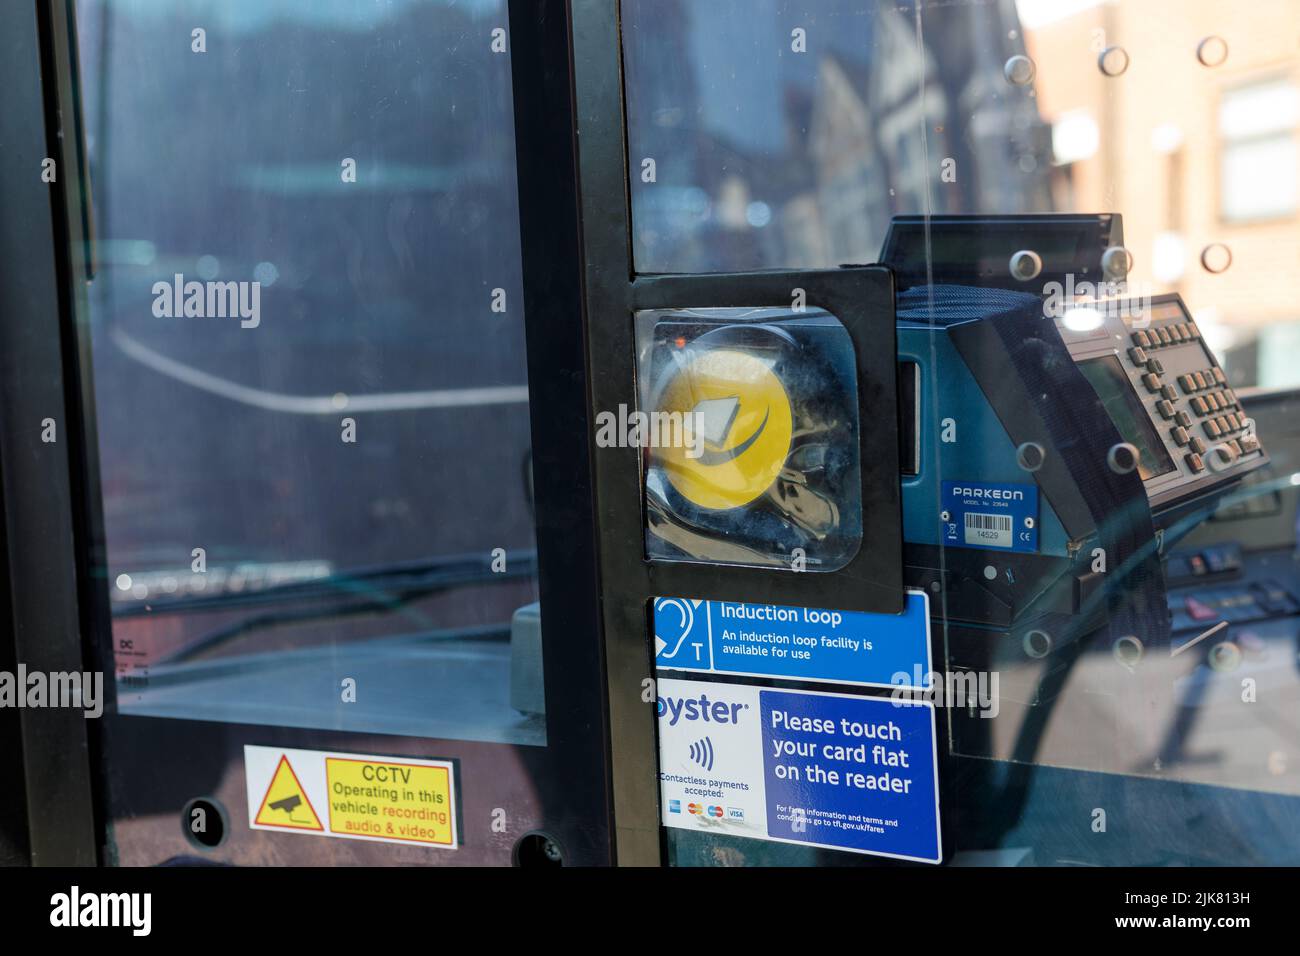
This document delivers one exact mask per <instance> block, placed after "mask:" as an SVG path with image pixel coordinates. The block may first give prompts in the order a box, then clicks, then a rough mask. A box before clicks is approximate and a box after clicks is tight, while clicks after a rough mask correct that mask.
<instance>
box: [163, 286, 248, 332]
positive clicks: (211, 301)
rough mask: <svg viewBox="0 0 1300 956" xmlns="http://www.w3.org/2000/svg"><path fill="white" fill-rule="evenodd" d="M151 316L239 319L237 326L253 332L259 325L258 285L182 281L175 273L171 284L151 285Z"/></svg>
mask: <svg viewBox="0 0 1300 956" xmlns="http://www.w3.org/2000/svg"><path fill="white" fill-rule="evenodd" d="M152 291H153V296H154V299H153V314H154V315H155V316H156V317H158V318H160V319H172V318H187V319H226V318H232V319H233V318H237V319H239V320H240V321H239V327H240V328H243V329H255V328H257V327H258V325H260V324H261V322H262V283H260V282H214V281H209V282H197V281H190V282H186V281H185V276H184V275H182V274H181V273H179V272H178V273H176V274H175V275H174V276H172V281H171V282H155V283H154V284H153V290H152Z"/></svg>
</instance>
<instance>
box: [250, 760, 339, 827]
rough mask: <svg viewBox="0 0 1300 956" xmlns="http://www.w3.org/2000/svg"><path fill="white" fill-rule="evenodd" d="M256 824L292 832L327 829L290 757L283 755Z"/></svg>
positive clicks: (258, 812)
mask: <svg viewBox="0 0 1300 956" xmlns="http://www.w3.org/2000/svg"><path fill="white" fill-rule="evenodd" d="M253 822H254V823H256V824H257V825H258V826H267V827H288V828H289V829H291V830H324V829H325V828H324V827H322V826H321V825H320V818H319V817H318V816H316V811H315V810H314V809H312V805H311V801H310V800H308V799H307V791H306V790H304V789H303V787H302V784H301V783H299V782H298V775H297V774H295V773H294V772H293V767H291V766H289V758H288V757H286V756H284V755H283V754H282V755H281V756H280V763H279V766H277V767H276V768H275V774H274V776H272V777H271V785H270V786H269V787H267V788H266V796H264V797H263V798H262V807H261V809H259V810H258V811H257V816H256V817H255V818H254V820H253Z"/></svg>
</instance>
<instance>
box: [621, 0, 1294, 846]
mask: <svg viewBox="0 0 1300 956" xmlns="http://www.w3.org/2000/svg"><path fill="white" fill-rule="evenodd" d="M622 11H623V30H624V35H623V42H624V59H625V64H626V76H627V79H626V82H627V104H628V143H629V152H630V155H629V161H630V162H629V165H630V174H631V175H630V179H631V202H632V216H633V222H632V228H633V249H634V255H635V259H636V267H637V269H638V270H639V271H642V272H711V271H749V270H759V269H770V268H805V267H819V268H826V267H835V266H837V265H840V264H844V263H864V262H873V261H881V262H884V263H885V264H887V265H889V266H891V267H892V268H893V270H894V272H895V278H896V286H897V310H898V351H899V362H900V376H899V381H900V408H901V411H902V420H901V422H900V431H901V432H902V435H901V438H900V447H901V450H902V461H903V470H904V474H903V476H902V489H903V519H904V539H905V565H906V568H905V580H906V583H907V584H908V586H910V587H913V588H920V589H924V590H925V591H926V592H927V593H928V594H929V598H930V607H931V609H932V619H931V624H932V629H933V635H934V642H935V645H936V647H942V649H943V650H942V652H941V654H940V658H941V662H942V672H941V673H939V674H938V675H936V682H935V684H934V686H933V688H932V692H931V699H936V698H937V700H938V702H939V703H941V704H944V705H946V709H945V710H944V711H942V713H943V715H944V718H943V719H944V720H945V721H946V723H947V733H946V737H947V739H946V741H945V742H944V745H943V746H942V747H941V753H940V757H939V759H940V774H941V778H942V779H944V780H945V781H946V783H945V786H944V790H943V792H944V800H945V802H946V805H945V819H946V820H948V821H949V823H948V824H947V829H946V830H945V838H944V847H945V852H946V853H947V855H948V857H949V858H950V859H951V860H952V861H954V862H985V863H988V862H999V861H1000V862H1006V863H1020V864H1023V863H1037V864H1064V863H1070V864H1089V865H1092V864H1115V863H1126V864H1134V863H1146V864H1177V865H1184V864H1189V863H1232V864H1251V863H1274V864H1276V863H1292V864H1293V863H1295V862H1297V860H1300V844H1298V843H1297V841H1296V837H1295V827H1294V821H1295V819H1296V814H1297V812H1300V800H1298V799H1297V798H1300V762H1298V761H1297V760H1296V757H1295V753H1296V743H1297V740H1300V723H1298V722H1297V716H1296V715H1300V674H1298V673H1297V670H1296V668H1295V654H1296V649H1297V646H1296V633H1297V622H1298V621H1300V574H1298V573H1297V570H1296V554H1297V553H1300V552H1298V551H1297V542H1298V540H1300V539H1298V537H1297V534H1298V532H1300V525H1297V523H1296V521H1297V518H1296V515H1297V499H1298V497H1300V472H1297V465H1298V464H1300V430H1298V429H1297V426H1296V424H1295V420H1294V418H1293V417H1291V418H1288V416H1294V413H1295V409H1296V397H1295V395H1296V393H1295V392H1282V391H1272V392H1266V391H1264V390H1263V389H1264V388H1267V389H1281V388H1294V387H1296V386H1300V363H1297V362H1296V361H1295V356H1296V354H1297V352H1296V350H1297V346H1298V345H1300V311H1297V309H1296V307H1295V302H1296V301H1297V299H1300V286H1298V285H1297V283H1300V278H1297V276H1298V275H1300V274H1298V273H1297V271H1296V269H1295V268H1294V265H1295V263H1294V260H1295V249H1296V246H1297V240H1300V207H1298V206H1297V202H1296V195H1297V186H1296V182H1297V176H1298V175H1300V170H1298V168H1297V162H1296V150H1297V120H1298V118H1300V106H1297V103H1298V102H1300V99H1298V94H1297V87H1298V85H1300V56H1298V55H1297V51H1296V48H1295V44H1294V43H1293V42H1292V40H1293V37H1294V35H1295V31H1296V30H1297V29H1300V8H1297V7H1296V6H1295V5H1294V4H1288V3H1283V2H1264V3H1261V4H1256V5H1253V6H1252V7H1251V10H1250V12H1249V14H1248V15H1247V14H1245V13H1238V12H1237V11H1236V10H1235V8H1229V7H1227V6H1225V5H1216V4H1196V3H1180V2H1175V0H1141V2H1139V0H1114V2H1094V0H1080V2H1069V3H1065V2H1055V0H1004V2H994V3H984V4H948V3H919V4H917V3H902V4H898V3H885V2H880V3H874V2H873V3H863V2H861V0H821V2H817V0H719V2H690V0H676V2H671V0H670V2H662V0H623V4H622ZM1156 24H1158V25H1159V26H1158V28H1154V27H1153V25H1156ZM667 62H671V63H673V64H674V69H672V70H671V71H669V70H665V69H664V67H663V64H664V63H667ZM1260 387H1262V388H1260ZM870 520H871V515H870V514H865V515H863V521H864V522H866V523H869V522H870ZM761 599H762V598H761V595H756V596H755V600H761ZM1120 821H1122V822H1120ZM1108 827H1109V828H1110V829H1109V832H1112V833H1113V832H1115V831H1116V828H1117V827H1122V828H1123V831H1124V837H1123V838H1122V839H1119V840H1117V839H1110V838H1106V837H1104V836H1102V834H1104V833H1106V832H1108V830H1107V828H1108ZM668 845H669V852H670V855H671V856H672V858H673V859H674V860H675V861H676V862H679V863H712V862H717V861H719V860H723V859H725V860H726V861H727V862H729V863H733V864H743V863H757V862H772V861H775V862H782V863H792V862H810V861H815V860H821V859H830V858H828V857H826V856H825V855H824V854H820V855H819V854H818V853H816V852H812V851H808V850H806V849H794V848H790V847H779V846H773V845H771V844H759V843H756V842H754V841H748V842H746V841H736V840H731V841H728V840H727V839H725V838H722V837H713V836H709V835H706V834H696V833H690V834H687V835H683V833H682V832H679V831H676V830H674V831H670V833H669V836H668Z"/></svg>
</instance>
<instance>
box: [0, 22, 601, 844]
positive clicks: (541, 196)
mask: <svg viewBox="0 0 1300 956" xmlns="http://www.w3.org/2000/svg"><path fill="white" fill-rule="evenodd" d="M556 14H557V9H556V8H553V7H550V6H549V5H538V4H536V3H532V2H529V0H511V2H510V27H511V47H512V62H513V69H514V71H515V76H514V90H515V114H516V135H517V150H518V155H519V156H520V157H521V158H526V160H527V161H524V162H518V163H517V168H518V172H519V191H520V209H521V220H522V223H523V227H524V236H523V251H524V261H525V305H526V323H527V327H526V336H527V343H528V366H529V378H530V416H531V422H532V433H533V446H534V474H535V481H534V501H535V506H536V525H537V540H538V553H539V562H540V570H539V582H538V588H539V592H540V600H541V604H542V613H543V620H545V621H548V622H556V623H553V624H550V626H544V627H543V645H544V647H543V660H544V662H545V668H546V681H545V686H546V705H547V715H548V716H547V722H548V745H547V746H546V747H545V748H529V747H525V748H515V749H516V751H517V752H518V754H519V757H520V759H521V760H522V761H524V763H525V764H526V765H527V766H528V768H529V770H530V771H531V773H532V775H533V776H534V779H535V780H537V781H538V784H537V785H538V790H539V797H540V799H541V803H542V807H543V812H544V816H545V819H544V826H545V828H546V833H547V835H548V836H550V837H553V838H555V839H556V840H557V842H558V843H559V844H560V846H561V848H562V849H563V851H564V853H565V862H566V863H570V864H587V865H591V864H601V863H609V862H611V861H612V858H613V857H612V853H613V851H612V843H611V831H610V822H611V817H610V809H611V804H610V798H609V786H610V778H609V773H608V767H607V763H606V759H607V754H608V751H609V746H608V737H607V733H606V728H605V719H604V700H603V695H602V694H601V693H600V690H601V689H602V688H603V686H604V681H603V669H602V660H601V641H600V619H599V612H598V607H599V586H598V581H597V577H596V573H597V569H596V559H595V507H594V504H593V499H592V488H591V484H590V480H589V477H588V476H589V475H590V459H589V448H588V438H589V436H590V434H591V430H590V427H589V426H588V423H587V417H586V416H587V410H588V407H589V405H588V400H587V383H586V368H585V349H584V339H583V334H582V326H581V325H580V324H578V323H576V322H574V321H573V319H574V316H575V315H576V314H577V313H576V312H575V311H572V310H570V309H569V305H570V304H571V303H574V302H576V301H578V299H579V288H580V278H581V277H580V272H579V269H578V260H577V258H576V257H577V255H578V251H579V247H578V244H577V228H578V225H577V218H576V199H575V191H574V184H573V177H572V175H571V174H572V171H573V169H574V164H573V161H572V144H571V143H566V142H565V141H564V139H563V137H558V138H557V137H555V136H553V135H551V129H552V126H551V124H552V123H553V122H554V119H555V117H556V116H563V115H567V113H568V111H569V109H570V103H571V99H570V76H571V75H570V70H569V58H568V54H567V49H568V40H569V32H568V20H567V17H566V16H564V15H563V14H564V10H563V8H562V7H559V8H558V16H557V15H556ZM0 38H3V39H2V40H0V81H3V88H4V89H5V90H6V95H7V102H6V108H5V110H4V111H3V113H2V114H0V141H3V142H4V143H5V144H6V150H5V151H4V153H3V155H2V156H0V174H2V175H3V179H0V182H3V183H4V184H5V185H4V187H3V202H2V203H0V206H2V207H3V209H4V215H3V216H0V270H3V281H0V315H3V316H4V321H3V322H0V395H2V396H3V401H0V493H2V494H3V499H2V501H0V503H2V504H3V512H0V516H2V517H3V521H2V522H0V545H3V547H0V571H3V572H4V574H3V575H0V612H5V613H6V614H7V615H8V616H9V617H10V618H11V620H12V623H13V633H14V644H13V653H12V654H10V653H8V647H7V646H6V647H5V648H4V650H3V651H0V666H3V665H5V664H6V663H7V662H8V661H23V662H25V663H27V664H28V665H29V667H31V668H33V669H36V668H39V669H41V670H48V671H53V670H82V669H84V668H85V667H87V666H93V665H92V664H91V663H88V662H96V663H98V662H100V660H101V658H102V657H105V656H106V655H102V653H101V649H102V647H104V646H105V645H104V643H103V640H102V639H103V637H104V636H105V635H107V634H108V633H109V632H110V624H109V618H108V611H107V605H108V601H107V593H106V585H105V582H104V580H103V577H102V574H103V568H104V552H103V536H102V521H101V502H100V497H99V483H98V461H97V448H98V444H97V435H96V428H95V422H94V390H93V387H92V385H91V379H90V371H91V368H92V366H91V363H90V356H89V335H88V330H86V329H84V328H83V329H78V327H77V323H78V321H79V319H84V317H85V316H86V315H87V314H88V313H87V311H86V309H85V308H84V305H85V301H84V283H83V282H82V281H81V280H82V278H83V272H82V270H83V269H84V270H85V272H84V275H89V274H90V272H91V270H90V268H89V265H90V257H91V254H92V249H91V246H90V243H89V237H88V235H87V230H88V226H89V220H88V213H89V209H88V204H87V202H86V198H85V192H84V191H86V190H88V182H87V180H86V177H85V175H84V168H83V156H82V141H81V136H80V129H79V126H78V124H77V122H76V120H77V119H78V118H79V103H78V101H77V94H78V86H77V82H76V69H77V66H76V42H75V28H74V26H73V21H72V0H35V2H33V3H26V4H24V3H18V4H7V5H3V6H0ZM566 155H567V160H566ZM46 156H50V157H53V158H54V159H55V160H56V162H57V164H58V167H57V168H58V180H57V184H46V183H43V182H41V179H40V171H41V166H40V161H41V159H42V158H44V157H46ZM557 171H560V174H559V175H556V172H557ZM566 240H567V241H566ZM43 418H53V419H54V420H55V421H56V423H57V427H58V442H57V443H53V444H44V443H42V442H41V441H40V435H41V425H40V422H41V420H42V419H43ZM36 502H40V503H42V505H43V506H42V507H37V506H35V505H34V503H36ZM96 574H98V578H96ZM6 586H8V591H7V592H6V591H5V590H4V589H5V587H6ZM112 684H113V681H112V675H111V672H110V673H109V674H108V675H107V676H106V680H105V685H106V690H107V692H108V694H109V696H110V699H111V697H112ZM15 715H16V716H15ZM11 716H13V719H12V720H11V719H10V717H11ZM0 718H3V720H0V742H5V743H8V742H9V741H10V740H11V739H12V740H13V741H14V742H15V743H16V744H17V745H18V747H20V755H21V758H22V759H23V761H24V763H25V768H24V770H25V772H24V776H25V779H26V791H25V799H23V800H21V801H18V802H17V803H15V804H14V805H12V806H10V805H9V804H3V805H0V854H6V855H8V856H12V855H14V854H15V852H21V854H22V855H23V857H24V858H25V859H26V860H29V861H30V862H32V863H35V864H43V865H71V864H76V865H86V864H94V863H96V862H107V860H103V859H101V858H100V855H99V851H100V850H104V852H107V851H106V850H105V849H104V848H105V847H106V842H105V840H104V834H105V826H106V825H107V818H108V816H109V813H108V811H107V810H106V808H105V806H104V802H105V800H106V799H107V795H108V788H107V785H106V781H105V776H104V769H103V768H102V767H98V765H99V764H100V763H101V762H102V761H101V760H100V759H99V757H98V754H97V750H98V748H99V747H103V748H104V749H105V751H106V752H109V753H110V755H112V754H111V751H112V749H113V748H112V747H111V746H110V745H111V744H112V740H109V739H106V736H107V735H108V734H109V733H110V729H109V727H108V725H110V724H114V725H116V722H119V721H121V722H130V725H131V726H130V731H131V735H132V737H133V738H135V739H136V740H137V744H138V746H136V747H135V749H140V748H144V749H152V750H155V751H156V750H157V749H158V748H161V747H165V746H167V742H168V741H171V742H173V744H174V741H175V736H174V735H175V733H176V732H177V730H178V728H179V727H185V728H188V729H187V730H186V731H185V732H186V733H187V734H188V738H187V739H189V740H190V742H191V743H192V744H195V746H194V747H193V748H192V749H193V754H192V755H191V756H192V758H193V763H194V767H193V769H192V772H191V773H190V774H189V778H187V779H192V778H194V777H196V776H202V775H203V773H204V772H205V771H206V770H210V769H211V766H210V765H212V764H214V763H215V762H217V761H220V760H222V759H228V758H229V756H230V754H232V753H235V752H237V750H238V748H239V747H240V746H242V743H243V742H245V741H246V740H251V741H253V742H270V739H273V740H274V741H275V742H277V743H282V744H284V745H286V746H313V745H315V746H319V745H320V740H321V739H322V737H326V738H328V739H330V740H334V741H337V739H338V738H337V735H334V734H328V735H327V734H322V733H317V732H312V731H304V730H295V729H276V728H265V729H262V730H260V731H259V729H258V728H255V727H252V726H243V725H237V726H229V725H216V724H210V723H207V722H200V721H184V722H177V721H172V720H166V719H158V718H144V717H122V716H118V715H115V714H112V713H106V714H105V718H104V720H103V721H102V726H100V727H96V728H94V729H93V731H92V732H88V729H87V725H86V722H85V721H84V719H83V717H82V715H81V713H80V712H77V711H66V710H56V709H42V710H24V711H18V712H9V713H8V714H0ZM125 730H127V728H126V727H125V726H116V729H115V730H113V731H111V733H112V734H113V736H114V737H115V738H116V739H117V740H119V741H120V740H121V739H122V734H123V732H124V731H125ZM268 738H269V739H268ZM410 741H411V738H402V739H399V740H398V741H395V742H394V747H395V748H396V749H405V748H409V747H410V746H411V742H410ZM118 746H119V747H120V744H119V745H118ZM482 747H483V745H481V744H468V745H466V749H467V750H469V751H476V752H481V750H482ZM451 749H453V750H454V749H456V748H455V747H454V746H453V747H452V748H451ZM448 755H449V756H451V757H453V758H455V757H456V754H455V753H451V754H448ZM133 757H134V754H133V753H129V752H123V753H121V754H116V756H115V757H114V759H120V760H125V761H126V764H123V765H119V766H118V770H119V771H121V773H119V774H118V776H130V775H131V774H132V773H133V772H143V767H142V766H133V765H132V758H133ZM124 766H125V767H126V769H125V770H123V767H124ZM97 767H98V772H97V770H96V768H97ZM97 778H98V779H97ZM156 782H162V781H156ZM171 783H172V784H173V788H174V785H175V781H171ZM97 784H98V785H97ZM168 789H169V788H167V787H164V790H168ZM96 791H99V792H98V793H97V792H96ZM97 796H98V797H99V799H98V800H97V799H96V797H97ZM172 796H175V794H169V793H160V794H159V795H158V797H159V799H160V800H161V801H162V803H164V804H166V805H167V806H170V801H171V797H172ZM190 796H192V794H190ZM181 806H182V803H177V805H176V807H175V810H176V812H177V813H179V812H180V810H181ZM10 834H12V838H11V837H10ZM14 848H16V849H14Z"/></svg>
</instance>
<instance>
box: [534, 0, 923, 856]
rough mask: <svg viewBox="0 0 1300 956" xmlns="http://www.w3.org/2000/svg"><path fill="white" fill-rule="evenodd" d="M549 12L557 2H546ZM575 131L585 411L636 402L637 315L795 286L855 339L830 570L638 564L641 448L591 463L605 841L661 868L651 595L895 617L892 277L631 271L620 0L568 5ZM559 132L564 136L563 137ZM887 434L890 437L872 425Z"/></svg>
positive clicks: (760, 300) (764, 295) (779, 295)
mask: <svg viewBox="0 0 1300 956" xmlns="http://www.w3.org/2000/svg"><path fill="white" fill-rule="evenodd" d="M543 5H544V6H550V7H552V8H553V9H557V8H558V7H559V6H560V3H559V2H555V3H552V4H543ZM569 13H570V16H571V18H572V32H573V49H572V60H573V102H574V107H573V111H572V115H573V117H574V123H573V127H572V134H571V135H572V136H573V138H574V140H575V141H576V143H577V179H578V183H579V197H578V201H579V215H580V222H581V243H582V246H581V258H580V261H581V263H582V270H583V284H584V300H583V301H582V303H581V306H582V307H583V308H582V312H583V315H584V321H585V323H586V326H587V348H588V364H589V367H590V371H591V403H592V405H591V411H592V414H593V416H594V415H595V414H597V413H599V412H600V411H601V410H611V409H616V408H618V407H619V406H620V405H624V406H626V407H628V408H633V407H636V405H637V401H636V371H635V343H634V339H635V333H634V317H633V316H634V313H635V312H637V311H639V310H649V309H660V308H705V307H714V306H718V307H725V306H752V307H761V306H784V307H786V308H789V307H790V306H791V303H792V293H793V290H794V289H795V288H803V289H804V290H805V293H806V296H807V300H806V301H807V304H808V305H812V306H817V307H821V308H824V309H826V310H827V311H828V312H831V313H832V314H834V315H835V316H836V317H837V318H839V319H840V321H841V322H842V323H843V324H844V326H845V328H846V329H847V330H848V332H849V335H850V337H851V338H852V340H853V344H854V349H855V355H856V362H857V369H858V377H859V382H858V401H859V422H860V429H859V434H860V440H861V442H862V456H861V463H862V496H863V497H862V508H863V516H864V526H866V527H868V528H870V538H869V541H864V542H863V545H862V547H861V548H860V550H859V551H858V553H857V554H856V555H855V556H854V558H853V559H852V560H851V561H850V563H849V564H848V565H847V566H846V567H844V568H842V569H840V570H839V571H835V572H826V573H820V572H818V573H794V572H793V571H792V570H791V569H773V568H741V567H735V566H726V565H718V564H704V563H697V562H689V563H688V562H667V561H659V560H650V559H647V558H646V556H645V548H644V535H645V517H644V513H643V501H642V462H641V458H640V455H639V454H638V450H637V449H607V450H602V451H601V452H600V453H597V454H595V455H594V456H593V457H594V462H595V487H596V499H597V501H598V503H599V506H600V522H599V525H598V529H597V530H598V543H599V550H600V569H601V582H602V589H601V590H602V597H603V613H604V625H605V657H606V666H607V682H608V690H607V693H608V697H609V720H610V735H611V756H610V759H611V766H612V770H613V785H614V790H613V793H614V823H615V843H616V851H617V857H618V862H619V863H620V864H657V863H659V862H660V861H661V859H662V843H661V835H660V827H659V808H658V778H657V770H658V753H657V748H656V732H655V723H654V708H653V706H650V704H651V702H652V701H653V695H651V696H650V697H649V700H647V696H646V690H647V688H648V687H651V686H653V685H652V683H651V682H652V680H653V675H654V668H653V662H652V655H651V651H650V639H649V620H648V617H649V613H648V608H649V603H650V601H652V600H653V598H655V597H657V596H660V595H671V596H681V597H700V598H713V599H719V600H737V599H741V600H746V599H747V600H753V599H754V598H755V597H756V596H762V598H763V599H764V600H771V601H776V602H779V603H787V604H793V605H802V606H806V607H837V608H843V609H846V610H870V611H878V612H890V613H897V612H900V611H901V610H902V608H903V586H902V541H901V539H902V529H901V523H902V522H901V516H900V507H901V505H900V489H899V482H898V467H899V465H898V444H897V431H896V429H897V424H896V423H897V391H896V354H897V348H896V342H895V323H894V288H893V280H892V276H891V274H890V273H889V271H888V270H887V269H884V268H882V267H871V266H868V267H855V268H846V269H839V270H821V271H814V272H758V273H748V274H713V275H641V276H638V275H636V270H635V265H634V262H633V253H632V244H631V205H630V199H629V190H628V169H629V162H628V160H629V157H628V150H627V141H626V122H625V97H624V88H623V69H622V49H623V47H622V36H621V24H620V15H619V13H620V12H619V4H618V2H617V0H570V2H569ZM557 135H563V134H562V133H558V132H557ZM873 420H876V421H883V422H885V423H887V427H886V429H884V434H883V435H882V434H881V433H879V432H875V431H872V430H870V429H869V428H868V423H870V422H871V421H873Z"/></svg>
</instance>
